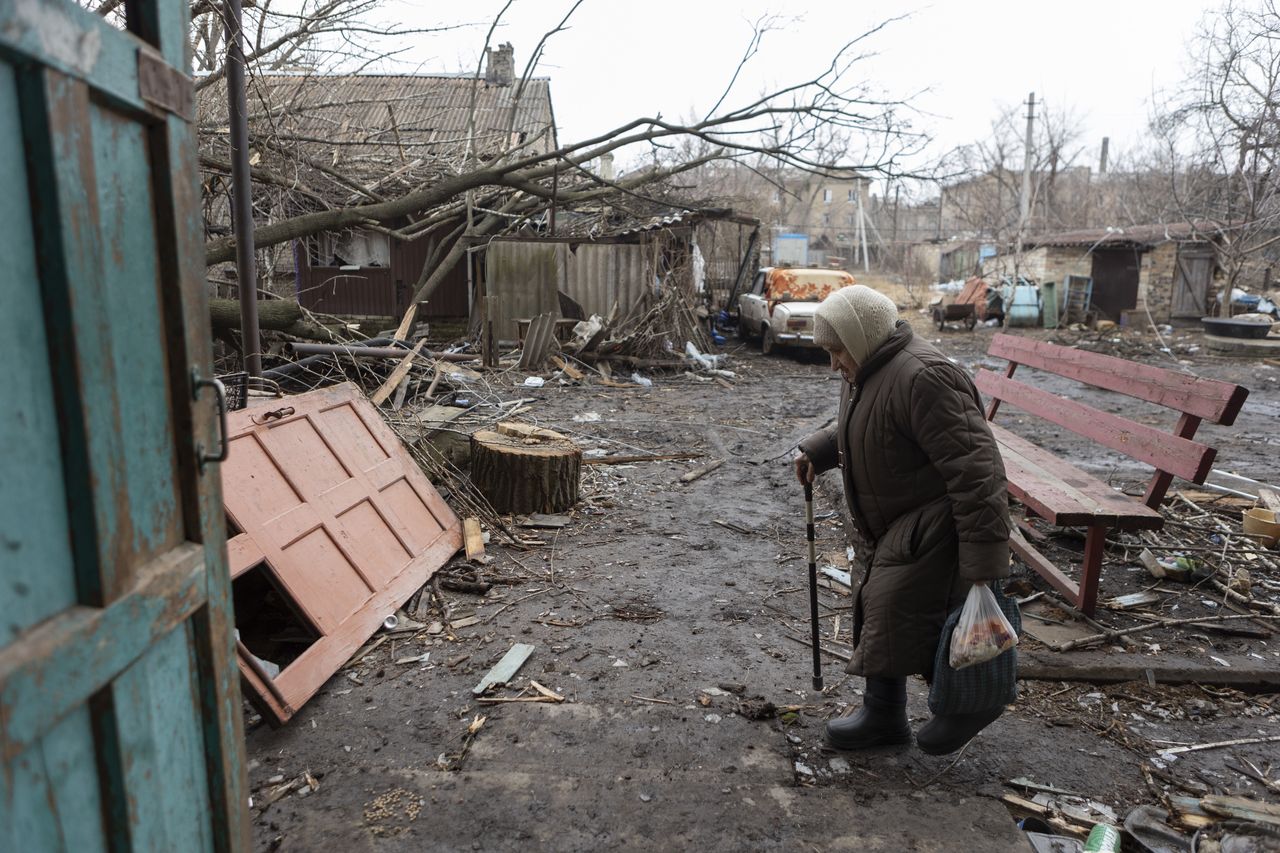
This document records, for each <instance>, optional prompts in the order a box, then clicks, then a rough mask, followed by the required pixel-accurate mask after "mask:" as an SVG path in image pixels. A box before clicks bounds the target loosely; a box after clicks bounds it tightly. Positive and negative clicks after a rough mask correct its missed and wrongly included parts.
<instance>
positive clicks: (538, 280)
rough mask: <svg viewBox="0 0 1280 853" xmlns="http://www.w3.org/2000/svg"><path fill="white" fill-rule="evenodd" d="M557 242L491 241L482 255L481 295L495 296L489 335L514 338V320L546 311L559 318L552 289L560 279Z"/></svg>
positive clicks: (559, 246) (556, 301) (559, 248)
mask: <svg viewBox="0 0 1280 853" xmlns="http://www.w3.org/2000/svg"><path fill="white" fill-rule="evenodd" d="M563 248H564V247H563V246H562V245H561V244H559V243H526V242H518V241H511V240H500V241H499V240H495V241H494V242H492V243H490V244H489V249H488V251H487V252H486V254H485V293H486V295H488V296H493V297H496V306H495V311H494V317H493V333H494V334H495V335H496V336H497V337H498V338H499V339H501V340H507V341H514V340H516V338H517V337H518V335H517V330H516V322H515V321H516V320H517V319H530V318H533V317H536V316H538V315H539V314H543V313H545V312H547V311H550V312H552V313H553V314H555V315H556V316H557V317H559V316H560V301H559V299H558V298H557V296H556V289H557V287H558V283H559V280H560V266H561V259H560V250H561V249H563Z"/></svg>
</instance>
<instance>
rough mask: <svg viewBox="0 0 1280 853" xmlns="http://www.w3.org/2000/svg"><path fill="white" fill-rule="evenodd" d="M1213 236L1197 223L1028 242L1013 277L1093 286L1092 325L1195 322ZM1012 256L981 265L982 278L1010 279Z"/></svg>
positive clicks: (1207, 299) (1208, 279)
mask: <svg viewBox="0 0 1280 853" xmlns="http://www.w3.org/2000/svg"><path fill="white" fill-rule="evenodd" d="M1219 240H1220V237H1219V236H1218V234H1217V233H1216V229H1213V228H1212V227H1207V226H1205V225H1203V224H1199V223H1191V222H1186V223H1177V224H1171V225H1161V224H1154V225H1134V226H1129V227H1127V228H1094V229H1087V230H1079V231H1064V232H1060V233H1056V234H1046V235H1043V236H1040V237H1036V238H1032V240H1030V241H1029V245H1030V247H1031V248H1029V249H1027V250H1025V251H1024V252H1023V256H1022V260H1021V263H1020V265H1019V272H1020V274H1021V275H1023V276H1024V277H1026V278H1029V279H1032V280H1034V281H1038V282H1048V281H1052V282H1062V281H1064V280H1065V278H1066V277H1067V276H1069V275H1073V276H1085V277H1089V278H1091V279H1092V280H1093V290H1092V299H1091V307H1092V309H1093V311H1094V312H1095V313H1096V315H1097V316H1098V317H1099V318H1100V319H1104V320H1112V321H1114V322H1117V323H1127V322H1128V320H1129V315H1130V313H1131V312H1133V313H1135V314H1137V315H1140V316H1141V317H1142V322H1144V323H1145V322H1146V314H1147V312H1148V311H1149V312H1150V314H1151V318H1152V320H1154V321H1155V322H1157V323H1167V322H1171V321H1174V320H1198V319H1199V318H1201V317H1203V316H1205V315H1206V314H1208V313H1210V310H1209V308H1210V305H1211V303H1212V301H1213V299H1214V294H1213V280H1214V274H1215V271H1216V270H1217V267H1218V258H1217V245H1218V241H1219ZM1013 270H1014V257H1013V255H1012V254H1001V255H997V256H996V257H994V258H990V259H988V260H986V261H985V262H984V263H983V265H982V271H983V274H984V275H986V276H993V275H994V276H1002V275H1012V274H1013Z"/></svg>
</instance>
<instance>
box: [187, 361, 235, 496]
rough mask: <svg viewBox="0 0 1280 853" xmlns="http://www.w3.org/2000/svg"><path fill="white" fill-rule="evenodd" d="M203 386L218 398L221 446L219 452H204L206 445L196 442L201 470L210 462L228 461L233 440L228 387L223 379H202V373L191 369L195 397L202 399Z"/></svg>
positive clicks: (192, 391) (192, 388)
mask: <svg viewBox="0 0 1280 853" xmlns="http://www.w3.org/2000/svg"><path fill="white" fill-rule="evenodd" d="M201 388H212V389H213V393H214V395H215V396H216V397H217V398H218V431H219V439H220V440H219V444H220V445H221V448H220V449H219V451H218V452H217V454H213V455H211V454H208V453H205V452H204V445H203V444H202V443H200V442H196V460H197V461H199V463H200V470H201V471H203V470H204V466H205V465H206V464H208V463H210V462H226V461H227V452H228V451H229V450H230V447H231V441H230V437H229V435H228V432H227V387H226V386H225V385H223V384H222V380H221V379H218V378H216V377H215V378H213V379H201V378H200V374H199V373H197V372H196V370H195V368H192V370H191V396H192V398H193V399H197V400H198V399H200V389H201Z"/></svg>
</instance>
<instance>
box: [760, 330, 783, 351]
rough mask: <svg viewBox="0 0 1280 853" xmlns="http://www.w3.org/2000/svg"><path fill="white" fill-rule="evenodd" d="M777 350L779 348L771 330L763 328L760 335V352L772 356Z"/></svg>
mask: <svg viewBox="0 0 1280 853" xmlns="http://www.w3.org/2000/svg"><path fill="white" fill-rule="evenodd" d="M779 349H781V348H780V347H779V346H778V342H777V341H776V340H774V337H773V329H770V328H769V327H768V326H765V327H764V331H763V332H761V333H760V352H762V353H764V354H765V355H774V354H775V353H777V352H778V350H779Z"/></svg>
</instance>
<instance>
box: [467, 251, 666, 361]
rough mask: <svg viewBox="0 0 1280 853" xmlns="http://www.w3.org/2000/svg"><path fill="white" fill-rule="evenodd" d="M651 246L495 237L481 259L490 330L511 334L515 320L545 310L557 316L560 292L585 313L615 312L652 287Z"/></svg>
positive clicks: (509, 337)
mask: <svg viewBox="0 0 1280 853" xmlns="http://www.w3.org/2000/svg"><path fill="white" fill-rule="evenodd" d="M652 253H653V246H652V243H646V244H642V245H637V244H630V243H605V244H593V243H572V244H571V243H551V242H532V241H529V242H526V241H520V240H495V241H493V242H492V243H491V244H490V245H489V249H488V252H487V259H486V267H487V268H486V273H485V274H486V282H487V288H488V291H487V292H488V293H489V294H490V295H492V296H496V297H497V301H498V305H497V310H496V315H495V317H494V320H495V325H494V332H495V333H496V334H497V335H498V337H500V338H503V339H505V340H514V339H515V338H516V336H517V329H516V322H515V321H516V320H517V319H529V318H532V317H535V316H537V315H538V314H541V313H543V312H546V311H550V312H552V313H553V314H555V315H556V316H557V317H558V316H559V315H560V306H559V300H558V299H557V297H556V291H557V290H559V291H563V292H564V293H565V294H566V295H568V296H569V297H571V298H572V299H573V300H574V301H575V302H577V303H578V304H579V305H581V306H582V308H583V310H584V311H585V312H586V313H587V315H588V316H589V315H591V314H599V315H601V316H606V315H607V314H608V313H609V311H610V310H611V309H612V308H613V305H614V303H615V302H616V303H617V304H618V306H619V310H620V312H621V313H623V314H625V313H626V311H627V309H629V308H630V307H631V306H632V305H634V304H635V302H636V300H638V299H639V298H640V297H641V295H642V294H644V293H645V292H646V290H647V289H648V288H651V287H652V286H653V272H652V270H653V261H652V258H651V256H652Z"/></svg>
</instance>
